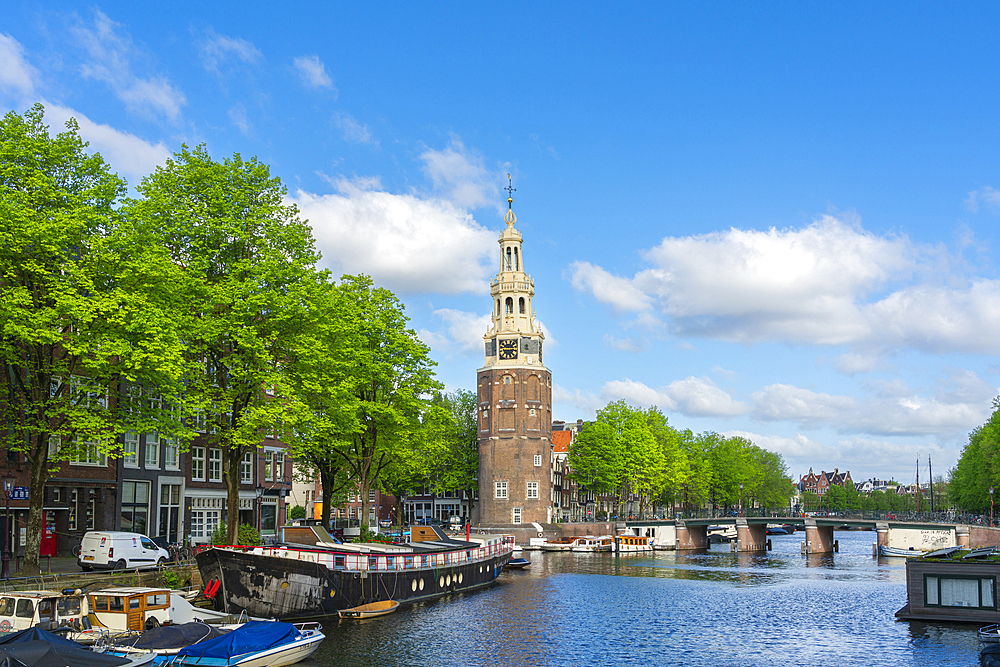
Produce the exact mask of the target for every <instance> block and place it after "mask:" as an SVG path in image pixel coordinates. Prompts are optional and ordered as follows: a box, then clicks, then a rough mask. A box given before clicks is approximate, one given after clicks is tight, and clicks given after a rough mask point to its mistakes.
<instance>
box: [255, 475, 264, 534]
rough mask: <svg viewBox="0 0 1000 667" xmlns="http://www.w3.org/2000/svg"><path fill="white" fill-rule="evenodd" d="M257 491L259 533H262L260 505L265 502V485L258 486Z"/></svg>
mask: <svg viewBox="0 0 1000 667" xmlns="http://www.w3.org/2000/svg"><path fill="white" fill-rule="evenodd" d="M256 492H257V534H260V530H261V521H260V506H261V504H262V503H263V501H262V500H261V499H262V498H263V497H264V487H263V486H258V487H257V489H256Z"/></svg>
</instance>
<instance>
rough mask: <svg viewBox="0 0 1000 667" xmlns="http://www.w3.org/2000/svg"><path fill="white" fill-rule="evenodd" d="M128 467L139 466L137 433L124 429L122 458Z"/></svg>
mask: <svg viewBox="0 0 1000 667" xmlns="http://www.w3.org/2000/svg"><path fill="white" fill-rule="evenodd" d="M122 461H124V463H125V465H127V466H128V467H129V468H138V467H139V434H138V433H136V432H135V431H125V456H124V457H123V458H122Z"/></svg>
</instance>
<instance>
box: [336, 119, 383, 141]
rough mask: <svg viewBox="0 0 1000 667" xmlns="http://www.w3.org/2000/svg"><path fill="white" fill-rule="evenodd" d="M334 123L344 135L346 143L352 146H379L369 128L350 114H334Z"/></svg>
mask: <svg viewBox="0 0 1000 667" xmlns="http://www.w3.org/2000/svg"><path fill="white" fill-rule="evenodd" d="M333 122H334V123H335V124H336V125H337V127H339V128H340V131H341V132H343V133H344V141H346V142H348V143H351V144H372V145H375V146H378V140H377V139H376V138H375V137H374V136H373V135H372V133H371V132H370V131H369V130H368V126H367V125H362V124H361V123H359V122H358V121H356V120H355V119H354V118H353V117H352V116H351V115H350V114H346V113H337V114H334V116H333Z"/></svg>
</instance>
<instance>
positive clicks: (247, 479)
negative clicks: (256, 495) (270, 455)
mask: <svg viewBox="0 0 1000 667" xmlns="http://www.w3.org/2000/svg"><path fill="white" fill-rule="evenodd" d="M240 483H241V484H252V483H253V452H247V453H246V454H244V455H243V460H242V461H240Z"/></svg>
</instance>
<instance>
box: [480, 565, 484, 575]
mask: <svg viewBox="0 0 1000 667" xmlns="http://www.w3.org/2000/svg"><path fill="white" fill-rule="evenodd" d="M482 573H483V566H482V565H480V566H479V574H482Z"/></svg>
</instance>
